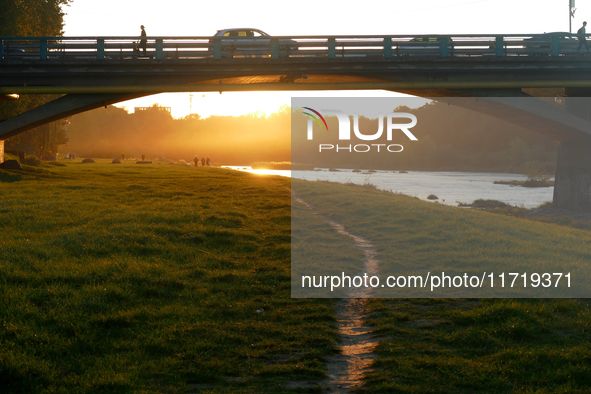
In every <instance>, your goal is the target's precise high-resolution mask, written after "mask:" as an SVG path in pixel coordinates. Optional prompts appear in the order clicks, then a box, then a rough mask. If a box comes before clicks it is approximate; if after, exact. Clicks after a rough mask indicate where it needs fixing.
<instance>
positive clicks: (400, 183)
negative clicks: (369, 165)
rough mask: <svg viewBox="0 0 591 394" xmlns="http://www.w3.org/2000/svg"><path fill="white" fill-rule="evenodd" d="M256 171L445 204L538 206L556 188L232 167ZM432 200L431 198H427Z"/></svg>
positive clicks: (412, 174)
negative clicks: (349, 184)
mask: <svg viewBox="0 0 591 394" xmlns="http://www.w3.org/2000/svg"><path fill="white" fill-rule="evenodd" d="M228 168H232V169H235V170H240V171H248V172H252V173H256V174H269V175H281V176H288V177H289V176H291V177H293V178H299V179H305V180H309V181H316V180H322V181H331V182H341V183H347V182H352V183H355V184H359V185H363V184H366V183H369V184H372V185H374V186H376V187H377V188H378V189H382V190H387V191H391V192H394V193H402V194H406V195H409V196H413V197H418V198H420V199H422V200H427V196H429V195H430V194H434V195H435V196H437V197H438V199H437V200H433V201H437V202H439V203H442V204H447V205H453V206H457V205H458V203H460V202H462V203H471V202H473V201H474V200H477V199H480V198H481V199H489V200H499V201H502V202H504V203H507V204H511V205H514V206H517V207H524V208H535V207H537V206H539V205H541V204H543V203H545V202H548V201H552V194H553V192H554V188H553V187H538V188H529V187H521V186H509V185H495V184H494V183H493V182H494V181H525V180H526V179H527V177H526V176H525V175H521V174H505V173H490V172H427V171H408V172H407V173H399V172H398V171H376V172H372V173H368V172H361V173H360V172H353V171H352V170H346V169H339V171H338V172H334V171H328V169H320V170H316V171H281V170H253V169H252V168H250V167H246V166H240V167H236V166H232V167H228ZM427 201H428V200H427Z"/></svg>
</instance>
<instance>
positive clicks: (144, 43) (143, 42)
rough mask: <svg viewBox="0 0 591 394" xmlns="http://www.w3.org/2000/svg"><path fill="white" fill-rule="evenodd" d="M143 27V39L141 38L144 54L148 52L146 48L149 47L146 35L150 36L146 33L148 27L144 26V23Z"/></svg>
mask: <svg viewBox="0 0 591 394" xmlns="http://www.w3.org/2000/svg"><path fill="white" fill-rule="evenodd" d="M141 28H142V34H141V38H142V39H141V40H140V48H141V49H142V50H143V51H144V55H145V54H146V50H147V49H146V48H147V47H148V40H147V39H146V37H147V36H148V35H147V34H146V28H145V27H144V25H142V26H141Z"/></svg>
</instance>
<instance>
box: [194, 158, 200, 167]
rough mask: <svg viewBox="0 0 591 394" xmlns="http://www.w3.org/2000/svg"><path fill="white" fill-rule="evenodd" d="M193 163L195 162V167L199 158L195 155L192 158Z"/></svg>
mask: <svg viewBox="0 0 591 394" xmlns="http://www.w3.org/2000/svg"><path fill="white" fill-rule="evenodd" d="M193 163H195V167H197V164H199V158H198V157H197V156H195V158H194V159H193Z"/></svg>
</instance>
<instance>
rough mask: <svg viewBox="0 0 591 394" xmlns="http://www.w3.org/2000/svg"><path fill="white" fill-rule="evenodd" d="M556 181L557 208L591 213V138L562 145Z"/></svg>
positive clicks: (555, 196) (565, 142)
mask: <svg viewBox="0 0 591 394" xmlns="http://www.w3.org/2000/svg"><path fill="white" fill-rule="evenodd" d="M555 181H556V182H555V186H554V207H555V208H561V209H570V210H575V211H585V212H591V138H581V139H574V140H569V141H564V142H562V143H561V144H560V147H559V149H558V165H557V167H556V177H555Z"/></svg>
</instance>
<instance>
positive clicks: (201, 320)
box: [0, 161, 336, 393]
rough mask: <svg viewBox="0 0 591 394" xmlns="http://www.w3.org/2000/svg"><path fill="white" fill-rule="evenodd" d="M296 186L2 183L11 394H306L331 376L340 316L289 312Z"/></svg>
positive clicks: (222, 177)
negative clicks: (300, 384) (311, 382)
mask: <svg viewBox="0 0 591 394" xmlns="http://www.w3.org/2000/svg"><path fill="white" fill-rule="evenodd" d="M286 186H289V180H287V179H284V178H278V177H260V176H254V175H250V174H246V173H238V172H234V171H229V170H223V169H216V168H197V169H195V168H191V167H188V166H180V165H169V164H161V165H158V164H154V165H149V166H141V165H136V164H134V163H124V164H122V165H112V164H109V163H108V162H107V161H98V162H97V163H96V164H78V163H68V165H67V166H66V167H61V166H59V167H58V166H44V167H41V168H31V167H27V168H25V170H24V171H23V172H22V173H17V172H8V171H1V170H0V232H1V233H2V237H1V238H0V321H1V322H2V325H0V349H2V351H0V387H2V388H3V389H6V390H8V392H11V393H18V392H35V393H44V392H72V393H74V392H75V393H83V392H87V393H101V392H104V393H117V392H119V393H126V392H145V393H151V392H187V391H188V392H191V391H195V390H202V391H200V392H212V393H213V392H236V391H238V390H242V391H243V392H298V389H297V388H295V389H288V388H286V387H289V385H288V383H289V382H290V381H298V380H304V381H305V380H308V379H316V378H318V377H322V376H324V375H325V372H324V369H323V368H324V366H323V363H322V360H323V358H324V356H325V355H327V354H329V353H332V352H334V351H335V339H336V334H335V331H334V318H333V315H332V303H331V302H328V301H326V300H324V301H323V300H317V301H310V300H306V299H291V298H290V281H289V272H290V271H289V270H290V194H289V190H288V188H286ZM261 308H263V309H264V312H263V313H257V312H256V311H257V310H259V309H261ZM190 384H194V385H195V386H189V385H190ZM293 387H297V385H293Z"/></svg>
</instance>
